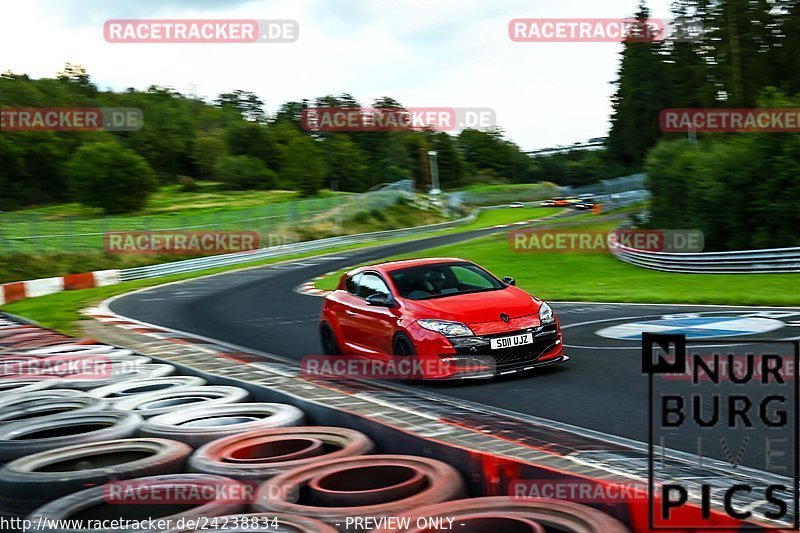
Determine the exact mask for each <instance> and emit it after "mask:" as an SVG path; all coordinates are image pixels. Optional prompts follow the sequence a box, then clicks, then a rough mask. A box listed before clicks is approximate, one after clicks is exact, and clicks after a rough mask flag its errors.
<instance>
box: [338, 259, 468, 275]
mask: <svg viewBox="0 0 800 533" xmlns="http://www.w3.org/2000/svg"><path fill="white" fill-rule="evenodd" d="M470 262H471V261H467V260H466V259H459V258H458V257H426V258H422V259H405V260H402V261H387V262H385V263H376V264H374V265H365V266H362V267H358V268H355V269H353V270H351V271H350V272H348V273H347V275H348V276H352V275H353V274H357V273H359V272H363V271H364V270H376V271H378V272H385V273H389V272H393V271H395V270H401V269H403V268H411V267H417V266H425V265H435V264H438V263H470Z"/></svg>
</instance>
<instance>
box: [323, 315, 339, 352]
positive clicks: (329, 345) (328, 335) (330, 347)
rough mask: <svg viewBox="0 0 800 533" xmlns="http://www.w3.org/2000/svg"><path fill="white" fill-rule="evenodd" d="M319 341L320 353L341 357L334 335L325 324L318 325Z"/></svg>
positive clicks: (328, 325) (331, 329) (329, 326)
mask: <svg viewBox="0 0 800 533" xmlns="http://www.w3.org/2000/svg"><path fill="white" fill-rule="evenodd" d="M319 341H320V344H321V345H322V353H324V354H325V355H341V353H342V350H341V348H339V340H338V339H337V338H336V333H334V332H333V328H332V327H331V325H330V324H328V323H327V322H323V323H321V324H320V325H319Z"/></svg>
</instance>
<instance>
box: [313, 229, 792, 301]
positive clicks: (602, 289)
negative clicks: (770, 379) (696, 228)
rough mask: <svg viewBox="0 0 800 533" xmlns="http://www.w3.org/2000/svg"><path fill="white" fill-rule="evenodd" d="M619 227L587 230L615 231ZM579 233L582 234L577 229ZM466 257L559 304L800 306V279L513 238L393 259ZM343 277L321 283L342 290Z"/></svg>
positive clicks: (504, 236)
mask: <svg viewBox="0 0 800 533" xmlns="http://www.w3.org/2000/svg"><path fill="white" fill-rule="evenodd" d="M614 226H615V224H614V223H604V224H601V225H591V226H586V229H591V230H598V229H611V228H612V227H614ZM575 229H579V227H576V228H575ZM421 255H424V256H428V257H436V256H441V257H453V256H454V257H461V258H463V259H467V260H470V261H474V262H476V263H478V264H480V265H482V266H484V267H486V268H487V269H489V270H490V271H491V272H493V273H494V274H496V275H498V276H511V277H513V278H515V279H516V280H517V285H518V286H519V287H521V288H523V289H525V290H527V291H530V292H531V293H533V294H536V295H537V296H538V297H540V298H544V299H546V300H554V301H558V300H561V301H564V300H575V301H603V302H641V303H685V304H720V305H724V304H727V305H776V306H796V305H800V292H798V291H797V287H800V274H752V275H747V274H742V275H738V274H674V273H668V272H658V271H655V270H647V269H644V268H639V267H635V266H633V265H629V264H627V263H623V262H621V261H618V260H617V259H615V258H614V257H613V256H611V255H610V254H607V253H574V252H573V253H526V252H517V251H514V250H512V249H511V247H510V246H509V241H508V236H507V234H506V233H503V234H502V235H494V236H490V237H484V238H480V239H475V240H472V241H467V242H463V243H459V244H456V245H451V246H442V247H439V248H433V249H429V250H425V251H424V252H423V253H422V254H419V253H417V254H405V255H399V256H393V257H389V258H387V259H390V260H394V259H409V258H413V257H419V256H421ZM340 275H341V272H339V273H336V274H335V275H332V276H329V277H327V278H324V279H322V280H320V281H319V282H318V283H317V284H316V286H317V287H318V288H322V289H328V290H329V289H332V288H335V287H336V284H337V282H338V279H339V277H340Z"/></svg>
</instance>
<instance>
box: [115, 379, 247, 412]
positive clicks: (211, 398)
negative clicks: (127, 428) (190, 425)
mask: <svg viewBox="0 0 800 533" xmlns="http://www.w3.org/2000/svg"><path fill="white" fill-rule="evenodd" d="M249 396H250V393H249V392H247V391H246V390H245V389H242V388H240V387H228V386H222V385H213V386H200V387H181V388H176V389H172V390H165V391H160V392H151V393H148V394H137V395H136V396H133V397H131V398H126V399H124V400H120V401H118V402H114V408H115V409H121V410H130V411H136V412H137V413H139V414H140V415H142V416H143V417H145V418H149V417H151V416H156V415H163V414H165V413H170V412H173V411H174V410H176V409H187V408H189V407H190V406H191V407H200V405H203V406H206V407H208V406H211V405H219V404H229V403H238V402H242V401H244V400H246V399H247V398H248V397H249ZM192 400H195V401H192Z"/></svg>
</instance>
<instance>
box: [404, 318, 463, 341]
mask: <svg viewBox="0 0 800 533" xmlns="http://www.w3.org/2000/svg"><path fill="white" fill-rule="evenodd" d="M417 323H418V324H419V325H420V326H422V327H423V328H425V329H427V330H430V331H435V332H436V333H441V334H442V335H444V336H445V337H467V336H471V335H475V334H474V333H472V330H471V329H469V328H468V327H467V326H466V325H464V324H462V323H461V322H450V321H448V320H428V319H422V320H418V321H417Z"/></svg>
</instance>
